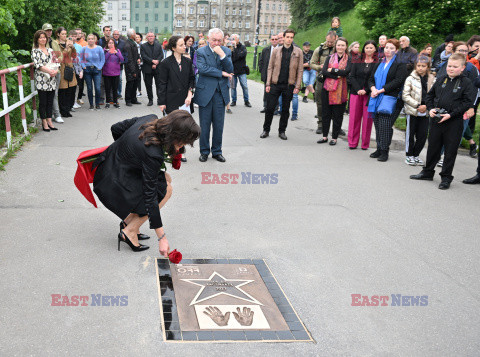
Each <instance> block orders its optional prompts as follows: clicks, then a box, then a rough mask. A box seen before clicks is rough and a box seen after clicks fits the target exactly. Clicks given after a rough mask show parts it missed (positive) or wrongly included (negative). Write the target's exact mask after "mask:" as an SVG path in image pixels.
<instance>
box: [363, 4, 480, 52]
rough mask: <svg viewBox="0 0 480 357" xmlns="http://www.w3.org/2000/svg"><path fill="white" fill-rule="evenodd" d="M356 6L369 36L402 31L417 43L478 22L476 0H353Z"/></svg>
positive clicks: (467, 30)
mask: <svg viewBox="0 0 480 357" xmlns="http://www.w3.org/2000/svg"><path fill="white" fill-rule="evenodd" d="M356 9H357V11H358V14H359V17H360V18H361V19H362V23H363V25H364V26H365V28H366V29H367V32H368V35H369V36H370V37H371V38H377V37H378V36H379V35H381V34H385V35H387V36H388V37H396V38H399V37H400V36H403V35H404V36H408V37H409V38H410V40H411V42H412V44H413V45H414V46H418V47H421V46H423V45H424V44H426V43H427V42H430V43H435V42H440V41H441V40H442V39H443V38H444V37H445V35H446V34H449V33H452V34H462V33H474V32H475V31H477V32H478V28H479V26H480V9H479V7H478V2H475V1H471V0H448V1H438V0H392V1H389V2H386V1H380V0H356Z"/></svg>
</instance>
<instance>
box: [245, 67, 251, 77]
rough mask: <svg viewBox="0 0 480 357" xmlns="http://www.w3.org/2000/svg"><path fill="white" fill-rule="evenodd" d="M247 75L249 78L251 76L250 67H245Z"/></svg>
mask: <svg viewBox="0 0 480 357" xmlns="http://www.w3.org/2000/svg"><path fill="white" fill-rule="evenodd" d="M245 73H246V74H247V76H248V75H249V74H250V67H248V66H245Z"/></svg>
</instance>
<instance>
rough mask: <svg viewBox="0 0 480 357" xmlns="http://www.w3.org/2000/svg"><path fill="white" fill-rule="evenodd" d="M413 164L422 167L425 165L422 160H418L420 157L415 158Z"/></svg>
mask: <svg viewBox="0 0 480 357" xmlns="http://www.w3.org/2000/svg"><path fill="white" fill-rule="evenodd" d="M415 162H416V163H417V165H422V166H423V165H424V164H425V163H424V162H423V160H422V159H420V156H415Z"/></svg>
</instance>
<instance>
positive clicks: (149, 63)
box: [140, 32, 163, 106]
mask: <svg viewBox="0 0 480 357" xmlns="http://www.w3.org/2000/svg"><path fill="white" fill-rule="evenodd" d="M140 55H141V56H142V59H143V66H142V70H143V80H144V82H145V88H147V96H148V104H147V105H148V106H152V105H153V91H152V86H153V79H154V78H155V88H156V90H157V104H158V105H160V103H158V90H159V88H160V69H159V63H160V62H162V60H163V49H162V45H161V44H160V42H158V41H155V34H154V33H153V32H148V33H147V42H145V43H144V44H142V45H141V46H140Z"/></svg>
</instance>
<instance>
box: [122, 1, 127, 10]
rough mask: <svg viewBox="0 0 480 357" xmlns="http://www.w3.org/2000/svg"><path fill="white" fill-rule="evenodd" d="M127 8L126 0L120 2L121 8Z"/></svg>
mask: <svg viewBox="0 0 480 357" xmlns="http://www.w3.org/2000/svg"><path fill="white" fill-rule="evenodd" d="M126 8H127V3H126V2H122V9H123V10H125V9H126Z"/></svg>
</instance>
